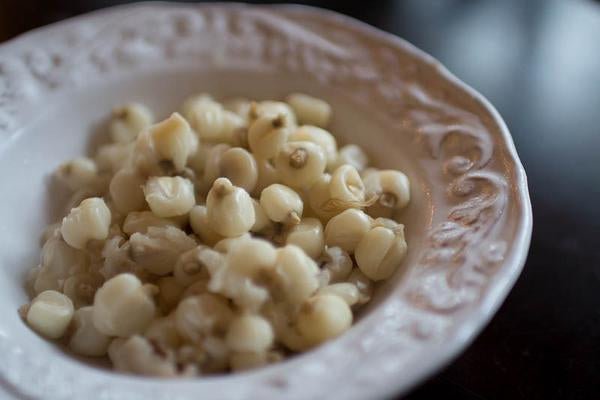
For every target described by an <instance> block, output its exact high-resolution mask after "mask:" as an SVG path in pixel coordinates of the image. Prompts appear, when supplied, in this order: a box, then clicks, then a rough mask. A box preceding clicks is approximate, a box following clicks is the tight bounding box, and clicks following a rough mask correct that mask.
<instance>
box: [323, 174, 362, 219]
mask: <svg viewBox="0 0 600 400" xmlns="http://www.w3.org/2000/svg"><path fill="white" fill-rule="evenodd" d="M329 194H330V195H331V198H332V199H335V200H338V201H341V202H344V203H348V204H356V203H362V202H364V201H365V185H364V184H363V181H362V179H361V177H360V174H359V173H358V171H357V170H356V168H354V167H353V166H352V165H348V164H345V165H342V166H340V167H338V168H337V169H336V170H335V171H334V172H333V174H332V175H331V183H330V184H329ZM346 208H349V207H346Z"/></svg>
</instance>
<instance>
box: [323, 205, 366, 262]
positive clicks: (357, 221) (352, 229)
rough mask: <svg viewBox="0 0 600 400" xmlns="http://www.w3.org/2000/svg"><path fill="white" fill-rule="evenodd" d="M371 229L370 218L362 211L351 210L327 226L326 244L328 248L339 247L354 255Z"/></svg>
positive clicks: (332, 220)
mask: <svg viewBox="0 0 600 400" xmlns="http://www.w3.org/2000/svg"><path fill="white" fill-rule="evenodd" d="M369 229H371V221H370V219H369V216H368V215H367V214H365V213H364V211H362V210H358V209H356V208H349V209H347V210H345V211H342V212H341V213H339V214H338V215H336V216H335V217H333V218H331V219H330V220H329V222H328V223H327V226H325V243H326V244H327V246H330V247H334V246H337V247H340V248H342V249H343V250H345V251H347V252H348V253H350V254H352V253H354V249H355V248H356V246H357V245H358V242H360V240H361V239H362V238H363V236H364V235H365V234H366V233H367V232H368V231H369Z"/></svg>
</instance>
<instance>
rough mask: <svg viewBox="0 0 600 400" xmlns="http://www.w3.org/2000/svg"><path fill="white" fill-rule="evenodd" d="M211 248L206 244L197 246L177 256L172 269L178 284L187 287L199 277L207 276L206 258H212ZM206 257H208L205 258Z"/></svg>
mask: <svg viewBox="0 0 600 400" xmlns="http://www.w3.org/2000/svg"><path fill="white" fill-rule="evenodd" d="M211 252H213V250H211V249H210V248H209V247H206V246H202V245H200V246H197V247H195V248H193V249H191V250H188V251H187V252H185V253H183V254H182V255H181V256H179V259H178V260H177V263H176V264H175V267H174V269H173V277H174V278H175V281H176V282H177V284H178V285H180V286H182V287H188V286H190V285H191V284H193V283H194V282H196V281H198V280H200V279H206V278H208V269H207V265H206V264H207V263H208V262H207V260H212V259H213V258H210V257H212V255H211V254H209V253H211ZM207 257H209V258H208V259H207Z"/></svg>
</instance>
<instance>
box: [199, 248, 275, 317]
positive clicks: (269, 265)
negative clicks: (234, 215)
mask: <svg viewBox="0 0 600 400" xmlns="http://www.w3.org/2000/svg"><path fill="white" fill-rule="evenodd" d="M276 259H277V253H276V251H275V248H274V247H273V245H272V244H271V243H269V242H268V241H266V240H262V239H253V238H249V239H241V240H234V241H233V242H232V243H231V246H230V247H229V249H228V252H227V257H226V263H225V265H223V266H221V267H220V268H213V269H211V270H209V272H210V274H211V279H210V283H209V289H210V291H212V292H217V293H222V294H223V295H225V296H227V297H229V298H231V299H233V301H234V302H235V303H236V304H237V305H238V306H239V307H241V308H243V309H254V310H256V309H258V308H260V306H261V305H262V304H263V303H264V302H265V301H266V300H267V299H268V296H269V293H268V292H267V290H266V289H265V288H263V287H260V286H258V285H257V284H256V283H255V279H259V278H261V277H262V276H264V275H268V274H270V272H271V271H272V270H273V268H274V267H275V261H276Z"/></svg>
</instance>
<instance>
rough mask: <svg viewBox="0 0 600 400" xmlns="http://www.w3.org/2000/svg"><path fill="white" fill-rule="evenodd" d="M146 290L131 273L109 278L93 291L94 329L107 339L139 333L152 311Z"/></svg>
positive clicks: (149, 318) (151, 302)
mask: <svg viewBox="0 0 600 400" xmlns="http://www.w3.org/2000/svg"><path fill="white" fill-rule="evenodd" d="M149 292H150V288H148V287H145V286H142V282H141V281H140V280H139V279H138V278H137V277H136V276H135V275H132V274H119V275H117V276H115V277H114V278H111V279H109V280H108V281H106V282H105V283H104V285H102V287H101V288H100V289H98V291H97V292H96V296H95V298H94V306H93V311H94V312H93V321H94V326H95V327H96V329H98V331H100V332H102V333H103V334H105V335H109V336H120V337H127V336H131V335H134V334H136V333H140V332H143V331H144V330H145V329H146V328H147V327H148V325H149V324H150V322H152V319H154V315H155V312H156V309H155V306H154V300H153V299H152V296H151V294H150V293H149Z"/></svg>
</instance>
